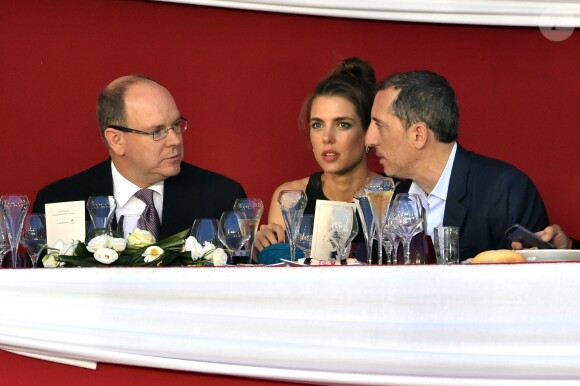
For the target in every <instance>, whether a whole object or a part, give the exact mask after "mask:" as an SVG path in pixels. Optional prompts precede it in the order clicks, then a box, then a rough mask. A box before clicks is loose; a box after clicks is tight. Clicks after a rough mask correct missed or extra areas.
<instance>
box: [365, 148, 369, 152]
mask: <svg viewBox="0 0 580 386" xmlns="http://www.w3.org/2000/svg"><path fill="white" fill-rule="evenodd" d="M365 153H367V154H369V147H368V146H365Z"/></svg>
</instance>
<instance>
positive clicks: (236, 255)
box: [218, 211, 251, 265]
mask: <svg viewBox="0 0 580 386" xmlns="http://www.w3.org/2000/svg"><path fill="white" fill-rule="evenodd" d="M218 237H219V239H220V241H221V242H222V244H223V245H224V246H225V247H226V248H227V249H229V250H231V251H232V252H231V256H232V259H231V260H232V264H234V265H236V264H250V263H251V260H250V255H248V254H246V255H245V256H241V254H240V249H242V247H243V246H244V243H245V242H246V241H248V239H249V238H250V236H249V235H244V233H243V232H242V229H241V227H240V218H239V217H238V214H237V213H236V212H232V211H228V212H223V213H222V216H221V217H220V222H219V226H218Z"/></svg>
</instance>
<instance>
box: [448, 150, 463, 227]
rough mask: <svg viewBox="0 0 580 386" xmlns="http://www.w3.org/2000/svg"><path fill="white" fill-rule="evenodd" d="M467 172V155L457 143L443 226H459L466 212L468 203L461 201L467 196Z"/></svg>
mask: <svg viewBox="0 0 580 386" xmlns="http://www.w3.org/2000/svg"><path fill="white" fill-rule="evenodd" d="M468 174H469V157H468V154H467V152H466V151H465V150H464V149H463V148H462V147H461V146H459V144H457V151H456V153H455V160H454V161H453V169H452V170H451V178H450V179H449V188H448V190H447V199H446V200H445V214H444V215H443V225H444V226H458V227H461V225H462V224H463V220H464V219H465V215H466V213H467V206H468V203H463V202H462V201H463V199H464V198H466V196H467V176H468Z"/></svg>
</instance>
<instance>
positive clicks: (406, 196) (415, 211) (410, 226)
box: [391, 193, 423, 264]
mask: <svg viewBox="0 0 580 386" xmlns="http://www.w3.org/2000/svg"><path fill="white" fill-rule="evenodd" d="M422 208H423V206H422V205H421V199H420V198H419V195H417V194H411V193H400V194H397V196H396V197H395V199H394V200H393V208H392V214H391V217H392V219H393V223H394V230H395V234H396V235H397V236H398V237H399V238H400V239H401V241H402V242H403V256H404V263H405V264H410V263H411V253H410V250H409V244H410V242H411V238H412V237H413V236H414V235H416V234H417V233H418V232H420V231H421V229H422V227H423V210H422Z"/></svg>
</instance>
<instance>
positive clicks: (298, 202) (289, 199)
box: [278, 190, 308, 261]
mask: <svg viewBox="0 0 580 386" xmlns="http://www.w3.org/2000/svg"><path fill="white" fill-rule="evenodd" d="M307 203H308V198H307V197H306V193H304V191H303V190H282V191H281V192H280V193H279V194H278V205H280V210H281V211H282V217H283V218H284V224H286V235H287V236H288V243H290V260H291V261H296V241H297V238H298V229H300V222H301V221H302V215H303V214H304V208H306V204H307Z"/></svg>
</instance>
